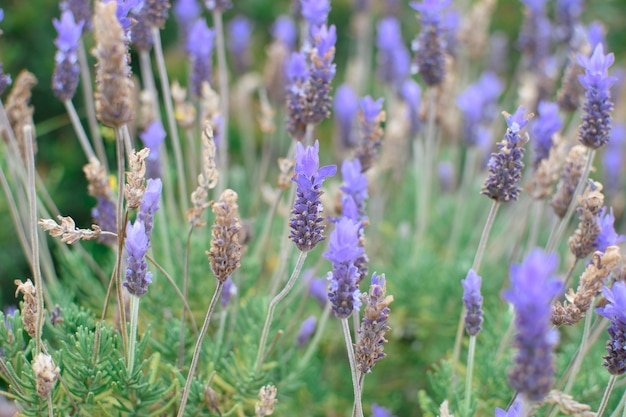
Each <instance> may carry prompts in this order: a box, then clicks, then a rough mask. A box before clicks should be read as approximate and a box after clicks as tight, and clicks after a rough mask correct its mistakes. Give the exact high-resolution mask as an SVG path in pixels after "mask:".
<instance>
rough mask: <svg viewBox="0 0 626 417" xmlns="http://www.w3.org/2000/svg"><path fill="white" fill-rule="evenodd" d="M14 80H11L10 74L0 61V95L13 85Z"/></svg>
mask: <svg viewBox="0 0 626 417" xmlns="http://www.w3.org/2000/svg"><path fill="white" fill-rule="evenodd" d="M12 82H13V81H12V80H11V75H10V74H5V73H4V72H3V70H2V62H0V95H2V93H4V92H5V90H6V89H7V87H9V86H10V85H11V83H12Z"/></svg>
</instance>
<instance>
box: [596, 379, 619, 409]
mask: <svg viewBox="0 0 626 417" xmlns="http://www.w3.org/2000/svg"><path fill="white" fill-rule="evenodd" d="M616 379H617V376H616V375H611V379H609V383H608V384H607V386H606V389H605V390H604V395H603V396H602V402H601V403H600V407H599V408H598V412H597V413H596V417H602V414H604V410H605V409H606V405H607V404H608V403H609V398H610V397H611V392H612V391H613V387H614V386H615V380H616Z"/></svg>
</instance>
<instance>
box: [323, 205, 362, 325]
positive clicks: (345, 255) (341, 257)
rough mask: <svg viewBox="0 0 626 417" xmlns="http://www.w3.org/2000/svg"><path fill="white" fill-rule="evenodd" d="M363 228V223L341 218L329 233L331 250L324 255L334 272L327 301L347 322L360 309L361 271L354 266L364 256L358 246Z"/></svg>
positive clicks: (337, 314)
mask: <svg viewBox="0 0 626 417" xmlns="http://www.w3.org/2000/svg"><path fill="white" fill-rule="evenodd" d="M360 228H361V224H360V223H358V222H355V221H354V220H352V219H349V218H347V217H342V218H341V219H339V221H338V222H337V224H336V227H335V230H333V232H332V233H331V234H330V240H329V244H328V246H329V250H328V252H326V253H324V257H325V258H326V259H328V260H329V261H331V262H332V263H333V270H332V272H329V273H328V281H329V282H330V291H329V293H328V299H329V301H330V303H331V307H332V310H333V313H334V314H335V316H336V317H337V318H340V319H347V318H348V317H350V316H351V315H352V312H353V311H354V310H357V311H358V310H359V307H360V306H361V298H360V295H361V294H360V293H359V288H358V286H357V280H358V278H359V269H358V268H357V267H356V266H355V265H354V263H355V261H356V259H357V258H358V257H359V256H361V255H362V254H363V248H362V247H361V246H359V229H360Z"/></svg>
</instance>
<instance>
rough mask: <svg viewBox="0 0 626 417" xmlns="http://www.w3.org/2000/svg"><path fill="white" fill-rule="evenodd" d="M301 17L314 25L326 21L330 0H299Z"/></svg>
mask: <svg viewBox="0 0 626 417" xmlns="http://www.w3.org/2000/svg"><path fill="white" fill-rule="evenodd" d="M301 3H302V12H301V13H302V17H304V18H305V19H306V21H307V22H308V23H309V25H311V27H314V26H321V25H323V24H325V23H326V22H327V21H328V13H330V0H301Z"/></svg>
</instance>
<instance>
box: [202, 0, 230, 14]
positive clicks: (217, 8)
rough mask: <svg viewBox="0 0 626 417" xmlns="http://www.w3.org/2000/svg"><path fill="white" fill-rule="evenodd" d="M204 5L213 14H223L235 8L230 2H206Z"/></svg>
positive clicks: (210, 0)
mask: <svg viewBox="0 0 626 417" xmlns="http://www.w3.org/2000/svg"><path fill="white" fill-rule="evenodd" d="M204 5H205V6H206V8H207V10H209V11H211V12H223V11H224V10H228V9H230V8H231V7H233V4H232V2H231V1H230V0H204Z"/></svg>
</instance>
